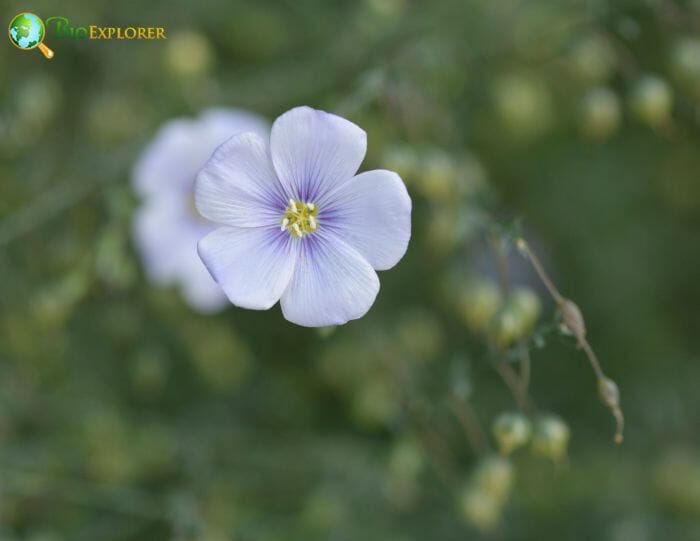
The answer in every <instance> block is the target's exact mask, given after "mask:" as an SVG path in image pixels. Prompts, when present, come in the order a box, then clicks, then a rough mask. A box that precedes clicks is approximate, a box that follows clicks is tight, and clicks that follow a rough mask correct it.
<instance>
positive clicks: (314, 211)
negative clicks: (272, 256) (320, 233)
mask: <svg viewBox="0 0 700 541" xmlns="http://www.w3.org/2000/svg"><path fill="white" fill-rule="evenodd" d="M317 215H318V207H317V206H316V205H315V204H314V203H302V202H300V201H294V200H293V199H290V200H289V206H288V207H287V208H286V209H285V211H284V214H283V215H282V222H281V228H280V229H281V230H282V231H284V230H287V231H289V234H290V235H292V236H293V237H296V238H298V239H300V238H303V237H305V236H306V235H308V234H310V233H314V232H315V231H316V230H317V229H318V220H317V218H316V217H317Z"/></svg>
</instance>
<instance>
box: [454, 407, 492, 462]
mask: <svg viewBox="0 0 700 541" xmlns="http://www.w3.org/2000/svg"><path fill="white" fill-rule="evenodd" d="M448 405H449V407H450V410H451V411H452V413H453V414H454V416H455V417H456V418H457V420H458V421H459V424H460V425H461V426H462V429H463V430H464V433H465V435H466V436H467V440H469V445H471V447H472V449H474V451H475V452H476V453H477V454H479V455H483V454H485V453H486V452H488V449H489V445H488V440H487V439H486V435H485V434H484V430H483V429H482V428H481V422H480V421H479V417H478V416H477V414H476V412H475V411H474V408H472V406H471V404H470V403H469V402H467V401H465V400H459V399H457V398H456V397H454V396H452V397H450V398H449V400H448Z"/></svg>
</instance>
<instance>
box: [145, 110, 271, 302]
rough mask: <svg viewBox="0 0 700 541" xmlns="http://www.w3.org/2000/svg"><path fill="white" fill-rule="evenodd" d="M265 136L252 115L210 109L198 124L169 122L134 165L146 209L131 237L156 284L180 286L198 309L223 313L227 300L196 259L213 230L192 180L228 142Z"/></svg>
mask: <svg viewBox="0 0 700 541" xmlns="http://www.w3.org/2000/svg"><path fill="white" fill-rule="evenodd" d="M267 131H268V125H267V124H266V122H265V120H264V119H263V118H261V117H259V116H257V115H254V114H253V113H249V112H245V111H240V110H236V109H209V110H207V111H205V112H204V113H202V115H201V116H200V117H199V118H197V119H184V118H181V119H175V120H171V121H169V122H168V123H166V124H165V125H164V126H163V127H162V128H161V129H160V130H159V131H158V133H157V134H156V136H155V138H154V139H153V141H152V142H151V143H150V144H149V145H148V147H147V148H146V149H145V150H144V152H143V154H142V155H141V157H140V158H139V160H138V162H137V163H136V165H135V166H134V170H133V175H132V185H133V188H134V191H135V192H136V193H137V194H138V195H139V196H141V198H142V204H141V207H140V208H139V209H138V211H137V212H136V213H135V215H134V224H133V234H134V240H135V243H136V247H137V248H138V251H139V253H140V255H141V259H142V261H143V265H144V268H145V270H146V273H147V274H148V277H149V278H150V280H151V281H152V282H153V283H154V284H156V285H159V286H166V285H177V286H178V287H179V288H180V291H181V292H182V296H183V298H184V299H185V301H186V302H187V303H188V304H189V305H190V306H191V307H192V308H194V309H195V310H198V311H201V312H205V313H208V312H215V311H217V310H220V309H221V308H223V307H224V306H225V305H226V296H225V295H224V294H223V292H222V291H221V288H220V287H219V286H218V285H217V284H216V283H215V282H214V280H213V279H212V278H211V276H210V275H209V272H208V271H207V269H206V268H205V267H204V265H203V264H202V262H201V260H200V259H199V256H198V255H197V242H198V241H199V240H200V239H201V238H202V237H203V236H205V235H206V234H207V233H209V232H210V231H212V230H213V229H214V226H213V224H211V223H209V222H208V221H207V220H206V219H204V218H202V217H201V216H200V215H199V214H198V213H197V211H196V209H195V208H194V201H193V195H192V187H193V184H194V179H195V177H196V175H197V173H198V172H199V170H200V169H201V168H202V166H203V165H204V163H205V162H206V160H207V159H208V158H209V156H210V155H211V153H212V152H213V151H214V149H216V147H217V146H219V145H220V144H221V143H223V142H224V141H226V140H227V139H229V138H230V137H232V136H234V135H237V134H240V133H244V132H253V133H257V134H260V135H266V133H267Z"/></svg>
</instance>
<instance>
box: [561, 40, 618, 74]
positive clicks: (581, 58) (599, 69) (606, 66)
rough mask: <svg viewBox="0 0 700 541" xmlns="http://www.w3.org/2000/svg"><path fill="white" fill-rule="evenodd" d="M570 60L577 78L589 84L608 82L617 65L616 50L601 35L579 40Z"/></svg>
mask: <svg viewBox="0 0 700 541" xmlns="http://www.w3.org/2000/svg"><path fill="white" fill-rule="evenodd" d="M570 60H571V63H570V65H571V67H572V68H573V70H574V74H575V75H576V77H577V78H578V79H580V80H581V81H583V82H587V83H600V82H603V81H605V80H607V79H608V78H609V77H610V75H612V72H613V70H614V69H615V66H616V65H617V56H616V54H615V49H613V47H612V45H611V44H610V42H609V41H608V40H607V39H606V38H605V37H603V36H600V35H591V36H586V37H585V38H583V39H581V40H579V41H578V42H577V43H576V44H575V45H574V48H573V50H572V51H571V55H570Z"/></svg>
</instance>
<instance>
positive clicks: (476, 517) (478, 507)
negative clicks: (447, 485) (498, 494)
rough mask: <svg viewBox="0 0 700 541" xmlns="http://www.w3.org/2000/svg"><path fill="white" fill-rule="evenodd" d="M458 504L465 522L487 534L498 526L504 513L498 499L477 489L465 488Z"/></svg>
mask: <svg viewBox="0 0 700 541" xmlns="http://www.w3.org/2000/svg"><path fill="white" fill-rule="evenodd" d="M458 504H459V510H460V512H461V514H462V517H463V518H464V520H465V521H466V522H467V523H468V524H470V525H472V526H474V527H475V528H477V529H479V530H481V531H485V532H486V531H490V530H493V529H494V528H495V527H496V526H498V523H499V522H500V520H501V515H502V513H503V506H502V505H501V502H500V501H498V499H497V498H494V497H493V496H492V495H490V494H489V493H488V492H484V491H483V490H480V489H478V488H475V487H469V486H468V487H467V488H465V490H463V491H462V493H461V494H460V496H459V502H458Z"/></svg>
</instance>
